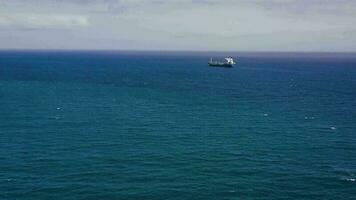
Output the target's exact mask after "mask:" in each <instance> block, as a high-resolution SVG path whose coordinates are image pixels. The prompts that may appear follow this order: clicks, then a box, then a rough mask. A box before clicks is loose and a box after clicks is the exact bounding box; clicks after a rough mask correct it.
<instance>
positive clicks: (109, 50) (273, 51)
mask: <svg viewBox="0 0 356 200" xmlns="http://www.w3.org/2000/svg"><path fill="white" fill-rule="evenodd" d="M0 51H2V52H3V51H52V52H55V51H58V52H61V51H62V52H70V51H77V52H79V51H83V52H85V51H87V52H89V51H91V52H94V51H98V52H100V51H101V52H114V51H116V52H160V53H161V52H167V53H169V52H171V53H174V52H182V53H183V52H187V53H188V52H193V53H194V52H195V53H209V52H210V53H338V54H343V53H344V54H356V51H281V50H198V49H192V50H189V49H176V50H175V49H80V48H78V49H54V48H53V49H45V48H34V49H32V48H0Z"/></svg>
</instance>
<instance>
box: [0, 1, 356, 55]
mask: <svg viewBox="0 0 356 200" xmlns="http://www.w3.org/2000/svg"><path fill="white" fill-rule="evenodd" d="M355 21H356V1H354V0H26V1H25V0H0V49H127V50H204V51H209V50H214V51H331V52H336V51H345V52H346V51H356V25H355Z"/></svg>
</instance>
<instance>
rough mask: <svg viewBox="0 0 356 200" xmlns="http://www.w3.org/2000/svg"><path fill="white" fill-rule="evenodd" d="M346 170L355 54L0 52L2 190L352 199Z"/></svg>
mask: <svg viewBox="0 0 356 200" xmlns="http://www.w3.org/2000/svg"><path fill="white" fill-rule="evenodd" d="M223 56H233V57H237V58H238V60H237V63H238V64H237V66H235V67H234V68H214V67H208V66H207V61H208V60H209V59H210V57H215V58H223ZM355 179H356V54H352V53H243V52H236V53H231V52H230V53H229V54H227V53H214V52H124V51H1V52H0V199H1V200H13V199H16V200H32V199H33V200H42V199H46V200H47V199H48V200H55V199H61V200H77V199H80V200H81V199H82V200H90V199H93V200H94V199H100V200H116V199H120V200H125V199H129V200H131V199H132V200H139V199H142V200H161V199H162V200H170V199H174V200H184V199H187V200H188V199H189V200H194V199H202V200H203V199H204V200H210V199H211V200H218V199H356V181H355Z"/></svg>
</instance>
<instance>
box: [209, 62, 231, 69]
mask: <svg viewBox="0 0 356 200" xmlns="http://www.w3.org/2000/svg"><path fill="white" fill-rule="evenodd" d="M208 64H209V66H210V67H227V68H229V67H232V64H228V63H208Z"/></svg>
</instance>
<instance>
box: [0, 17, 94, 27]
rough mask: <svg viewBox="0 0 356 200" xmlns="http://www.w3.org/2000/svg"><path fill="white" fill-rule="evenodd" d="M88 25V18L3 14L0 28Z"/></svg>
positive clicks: (0, 19) (0, 18)
mask: <svg viewBox="0 0 356 200" xmlns="http://www.w3.org/2000/svg"><path fill="white" fill-rule="evenodd" d="M88 25H89V21H88V17H86V16H81V15H63V14H5V15H0V26H6V27H15V28H33V29H36V28H56V29H61V28H77V27H85V26H88Z"/></svg>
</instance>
